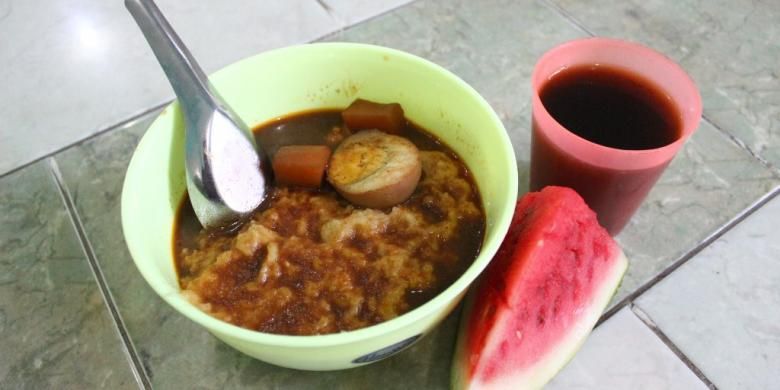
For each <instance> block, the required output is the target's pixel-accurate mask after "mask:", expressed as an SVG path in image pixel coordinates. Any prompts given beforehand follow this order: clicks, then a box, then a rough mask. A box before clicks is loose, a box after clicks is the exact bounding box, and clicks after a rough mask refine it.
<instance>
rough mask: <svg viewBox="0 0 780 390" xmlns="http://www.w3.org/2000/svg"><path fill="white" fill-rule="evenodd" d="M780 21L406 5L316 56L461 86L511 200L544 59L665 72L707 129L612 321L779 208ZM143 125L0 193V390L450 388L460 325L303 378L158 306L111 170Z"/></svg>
mask: <svg viewBox="0 0 780 390" xmlns="http://www.w3.org/2000/svg"><path fill="white" fill-rule="evenodd" d="M743 3H744V4H743ZM778 10H780V8H778V7H777V6H776V4H773V3H770V2H765V3H762V2H748V1H746V0H739V1H737V2H736V3H734V2H726V1H716V2H699V1H693V0H684V1H680V2H676V3H672V2H664V1H661V0H651V1H641V2H640V1H634V0H632V1H628V2H623V3H622V4H621V5H619V6H615V5H613V4H612V3H611V2H606V1H603V2H602V1H597V2H587V3H586V2H577V1H563V0H559V1H508V0H507V1H501V0H484V1H478V2H476V1H466V0H457V1H434V0H417V1H414V2H412V3H410V4H408V5H406V6H403V7H401V8H399V9H396V10H394V11H392V12H389V13H386V14H382V15H380V16H378V17H376V18H374V19H371V20H369V21H366V22H363V23H361V24H358V25H356V26H354V27H351V28H349V29H346V30H344V31H341V32H337V33H335V34H333V35H330V36H328V37H326V40H330V41H354V42H366V43H374V44H380V45H385V46H390V47H394V48H398V49H401V50H405V51H409V52H411V53H413V54H417V55H420V56H422V57H425V58H428V59H431V60H433V61H435V62H437V63H439V64H441V65H443V66H444V67H446V68H448V69H450V70H452V71H453V72H455V73H456V74H458V75H460V76H461V77H462V78H463V79H465V80H466V81H467V82H469V83H470V84H471V85H473V86H474V87H475V88H476V89H477V90H478V91H479V92H480V93H482V94H483V95H484V96H485V97H486V99H487V100H488V101H489V102H490V103H491V105H493V107H494V108H495V109H496V111H497V112H498V113H499V115H500V117H501V119H502V120H503V121H504V123H505V126H506V127H507V130H508V132H509V134H510V138H511V140H512V143H513V145H514V147H515V151H516V153H517V161H518V165H519V172H518V175H519V178H520V183H521V185H520V186H521V188H520V190H521V193H522V192H525V190H526V189H527V184H526V182H527V177H528V172H527V171H528V160H529V142H530V130H529V127H530V126H529V102H530V81H529V79H530V74H531V71H532V69H533V65H534V62H535V61H536V59H537V58H538V57H539V56H540V55H541V54H542V53H543V52H544V51H546V50H548V49H549V48H551V47H553V46H555V45H556V44H559V43H561V42H564V41H567V40H570V39H574V38H578V37H585V36H588V35H591V34H599V35H606V36H612V37H621V38H626V39H632V40H636V41H639V42H641V43H644V44H647V45H649V46H651V47H654V48H656V49H658V50H660V51H662V52H664V53H665V54H667V55H668V56H670V57H671V58H673V59H675V60H677V61H679V62H680V63H681V64H682V65H683V67H684V68H686V70H688V71H689V72H690V73H691V75H692V76H693V77H694V79H696V81H697V83H698V85H699V87H700V89H701V91H702V95H703V98H704V102H705V111H704V113H705V114H704V115H705V120H704V121H703V122H702V124H701V126H700V128H699V130H698V131H697V133H696V134H695V136H694V137H693V138H692V139H691V140H690V141H689V142H688V144H686V146H685V148H684V149H683V150H682V152H681V153H680V154H679V155H678V156H677V158H676V159H675V160H674V162H673V163H672V164H671V166H670V167H669V168H668V169H667V171H666V173H665V174H664V176H663V177H662V178H661V180H660V181H659V183H658V184H657V185H656V186H655V188H654V189H653V191H652V192H651V194H650V195H649V197H648V199H647V200H646V201H645V203H644V205H643V206H642V208H641V209H640V210H639V212H638V213H637V214H636V216H635V217H634V218H633V220H632V222H631V223H630V224H629V226H628V227H627V228H626V229H625V230H624V232H623V233H621V234H620V235H619V236H618V240H619V241H620V243H621V244H622V245H623V247H624V249H625V251H626V253H627V255H628V256H629V258H630V259H631V265H630V268H629V270H628V273H627V275H626V278H625V280H624V282H623V284H622V286H621V288H620V290H619V291H618V293H617V296H616V297H615V299H614V300H613V302H612V306H611V307H612V309H613V310H611V311H610V312H608V314H610V315H611V314H612V313H613V312H617V311H618V310H620V309H625V308H628V307H631V306H632V302H633V300H634V298H636V297H637V296H639V294H641V293H643V292H644V291H645V290H647V289H648V288H650V287H652V286H654V285H655V284H656V283H657V282H658V281H659V280H664V279H665V277H666V276H667V274H669V273H672V275H674V274H675V273H674V272H673V271H674V270H675V269H676V267H677V266H679V265H680V264H683V263H684V262H686V261H688V260H689V259H690V258H691V257H692V256H694V255H696V253H697V252H698V251H699V250H700V249H701V248H703V247H706V246H707V245H708V244H709V243H710V242H711V241H712V240H713V239H715V238H717V236H718V235H720V234H721V233H722V232H723V231H725V230H728V228H730V227H731V226H732V225H734V224H736V223H738V222H740V219H741V218H742V217H743V216H744V214H746V213H747V212H749V211H752V210H753V209H754V208H756V207H758V206H760V205H761V202H763V201H764V200H766V199H768V198H769V197H771V196H773V194H776V193H777V192H778V188H779V187H778V185H780V170H778V169H777V168H776V167H777V166H778V164H780V152H778V150H780V148H779V147H780V142H779V141H780V125H778V115H779V114H778V107H780V102H779V101H778V99H780V86H779V85H778V84H780V83H779V82H778V73H777V72H778V71H777V69H778V68H777V66H776V64H777V63H779V62H780V49H778V46H777V43H776V42H777V41H778V39H780V32H778V27H777V26H776V25H777V23H775V22H776V20H777V19H778V18H777V16H778V14H779V13H780V11H778ZM138 87H139V88H142V87H143V86H142V85H139V86H138ZM156 113H157V111H155V112H152V113H149V114H146V115H143V116H141V117H138V118H133V119H132V120H131V121H129V122H127V123H125V124H123V125H121V126H118V127H116V128H113V129H111V130H110V131H107V132H105V133H104V134H101V135H99V136H96V137H93V138H91V139H88V140H86V141H84V142H81V143H80V144H78V145H75V146H73V147H71V148H68V149H66V150H64V151H61V152H59V153H57V154H55V155H53V156H51V157H47V158H45V159H44V160H41V161H39V162H37V163H34V164H32V165H29V166H27V167H24V168H22V169H19V170H17V171H15V172H12V173H10V174H7V175H5V176H2V177H0V253H2V257H0V348H2V351H3V353H2V355H0V387H1V388H112V389H113V388H133V387H141V388H148V387H154V388H159V389H196V388H203V389H211V388H231V389H233V388H339V389H340V388H344V389H347V388H350V389H351V388H386V389H393V388H398V389H407V388H421V389H422V388H425V389H428V388H434V389H435V388H447V386H448V377H449V365H450V359H451V355H452V349H453V342H454V337H455V330H456V322H457V315H458V312H457V311H456V312H455V313H453V315H451V316H450V317H449V318H448V319H447V321H446V322H445V323H444V324H443V325H442V326H440V327H439V328H438V329H437V330H436V331H434V332H433V333H432V334H430V335H428V336H427V337H425V338H424V339H422V340H421V341H420V342H418V343H417V344H416V345H414V346H413V347H411V348H410V349H408V350H407V351H404V352H402V353H400V354H398V355H396V356H394V357H392V358H389V359H387V360H384V361H382V362H379V363H376V364H373V365H369V366H366V367H362V368H358V369H353V370H348V371H340V372H327V373H315V372H301V371H294V370H288V369H282V368H278V367H274V366H271V365H268V364H265V363H262V362H259V361H256V360H253V359H251V358H248V357H246V356H244V355H242V354H240V353H238V352H236V351H234V350H233V349H231V348H230V347H228V346H226V345H225V344H223V343H221V342H220V341H218V340H216V339H215V338H214V337H213V336H211V335H210V334H208V333H207V332H206V331H205V330H203V329H202V328H200V327H199V326H197V325H195V324H194V323H192V322H191V321H189V320H187V319H186V318H184V317H183V316H181V315H179V314H178V313H176V312H174V311H173V310H172V309H171V308H170V307H169V306H167V305H166V304H165V303H164V302H163V301H162V300H161V299H160V298H158V297H157V295H156V294H155V293H154V292H153V291H152V290H151V288H149V287H148V286H147V285H146V283H145V281H144V280H143V279H142V278H141V275H140V274H139V273H138V272H137V270H136V269H135V266H134V265H133V262H132V260H131V258H130V255H129V253H128V251H127V249H126V245H125V243H124V240H123V237H122V232H121V227H120V216H119V206H120V204H119V200H120V193H121V187H122V181H123V178H124V172H125V169H126V167H127V164H128V162H129V159H130V157H131V155H132V152H133V150H134V148H135V146H136V144H137V143H138V141H139V139H140V137H141V136H142V135H143V134H144V132H145V130H146V128H147V127H148V125H149V123H150V122H151V121H152V120H153V118H154V116H155V115H156ZM760 211H761V210H759V212H760ZM778 217H780V215H778ZM737 226H739V225H737ZM96 281H97V282H96ZM772 293H773V294H778V292H777V291H774V292H772ZM623 313H624V314H621V316H620V318H623V317H625V316H626V315H628V316H633V314H631V313H627V314H625V313H626V312H625V310H623ZM620 318H618V317H617V316H616V318H615V321H618V320H620V321H622V320H621V319H620ZM608 321H611V319H610V320H608ZM631 321H633V320H631ZM646 322H647V321H646ZM632 324H633V322H632ZM632 326H634V325H632ZM599 337H603V336H599ZM642 337H645V336H642ZM640 339H641V338H640ZM664 342H669V340H668V339H667V340H664ZM659 345H663V343H659ZM670 348H672V349H676V352H675V353H676V355H675V354H669V356H676V357H678V358H680V359H681V362H684V363H685V365H686V366H687V367H685V369H686V370H687V369H689V368H690V369H692V370H694V371H696V370H697V367H696V361H691V360H689V359H688V358H687V357H686V356H685V355H684V353H683V352H679V349H677V348H676V347H675V346H673V345H671V346H670ZM772 352H773V354H770V355H771V356H773V358H778V356H780V350H778V351H772ZM664 356H666V355H664ZM678 363H680V362H678ZM680 364H682V363H680ZM675 367H676V366H675ZM675 369H677V368H675ZM697 375H699V376H703V375H705V374H702V373H701V372H698V373H697ZM701 379H702V383H705V384H709V385H712V383H711V382H709V379H707V378H706V377H702V378H701ZM569 380H570V379H567V381H569ZM572 380H573V379H572ZM575 382H576V380H575ZM575 382H570V381H569V382H565V383H575ZM583 383H584V382H583ZM659 383H660V382H659ZM717 385H718V384H717V383H715V384H714V385H712V386H715V387H716V386H717ZM748 387H750V386H748ZM724 388H729V387H724ZM731 388H733V387H731ZM756 388H760V386H759V387H756Z"/></svg>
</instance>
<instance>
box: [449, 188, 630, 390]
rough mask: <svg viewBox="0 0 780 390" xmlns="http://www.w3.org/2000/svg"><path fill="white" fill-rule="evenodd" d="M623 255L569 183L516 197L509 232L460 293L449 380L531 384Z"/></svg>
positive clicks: (590, 317) (561, 355)
mask: <svg viewBox="0 0 780 390" xmlns="http://www.w3.org/2000/svg"><path fill="white" fill-rule="evenodd" d="M627 266H628V261H627V260H626V257H625V256H624V255H623V251H622V250H621V249H620V247H618V245H617V244H616V243H615V241H614V240H612V237H610V236H609V234H608V233H607V231H606V230H604V228H602V227H601V226H599V224H598V222H597V220H596V214H595V213H594V212H593V211H591V210H590V208H588V206H587V205H586V204H585V202H584V201H583V200H582V198H581V197H580V196H579V195H577V193H576V192H574V191H573V190H571V189H568V188H563V187H546V188H544V189H542V191H540V192H534V193H528V194H526V195H525V196H523V198H522V199H520V200H519V201H518V202H517V206H516V208H515V214H514V217H513V220H512V225H511V227H510V229H509V233H508V234H507V236H506V238H505V239H504V242H503V244H502V245H501V248H500V249H499V250H498V253H497V254H496V256H495V258H493V261H492V262H491V263H490V265H489V266H488V268H487V269H486V270H485V273H484V275H483V276H482V277H481V278H480V280H479V282H478V283H477V285H476V288H475V289H473V290H472V291H471V292H470V294H469V297H468V299H467V300H466V307H465V309H464V312H463V317H462V318H461V324H460V331H459V334H458V345H457V347H456V352H455V358H454V362H453V367H452V385H453V387H454V388H455V389H516V390H524V389H538V388H541V387H542V386H544V384H545V383H547V382H548V381H549V380H550V379H551V378H552V377H553V376H554V375H555V374H556V373H557V372H558V371H559V370H560V369H561V368H562V367H563V366H564V365H566V363H567V362H568V361H569V360H570V359H571V357H572V356H574V353H575V352H577V350H578V349H579V347H580V346H581V345H582V343H583V342H584V341H585V338H586V337H587V336H588V334H589V333H590V331H591V330H592V329H593V326H594V325H595V324H596V321H597V320H598V318H599V316H600V315H601V313H602V312H603V311H604V309H605V307H606V306H607V303H609V300H610V298H611V297H612V295H613V293H614V292H615V290H616V289H617V287H618V285H619V284H620V280H621V279H622V277H623V273H624V272H625V270H626V267H627Z"/></svg>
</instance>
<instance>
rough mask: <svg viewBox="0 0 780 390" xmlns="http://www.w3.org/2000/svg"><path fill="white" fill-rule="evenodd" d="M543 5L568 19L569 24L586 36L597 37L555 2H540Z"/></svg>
mask: <svg viewBox="0 0 780 390" xmlns="http://www.w3.org/2000/svg"><path fill="white" fill-rule="evenodd" d="M539 2H540V3H542V5H545V6H547V8H549V9H550V10H552V11H553V12H557V13H558V14H559V15H561V16H562V17H563V18H564V19H566V21H567V22H569V23H570V24H571V25H572V26H574V27H576V28H578V29H580V30H582V32H584V33H585V34H588V35H589V36H591V37H595V36H596V34H594V33H593V32H592V31H590V30H589V29H588V28H587V27H585V25H584V24H582V23H580V21H579V20H577V18H575V17H574V16H573V15H571V14H570V13H568V12H567V11H566V10H565V9H563V7H561V6H559V5H558V4H555V3H554V2H553V0H539Z"/></svg>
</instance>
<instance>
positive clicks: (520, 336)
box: [515, 330, 523, 340]
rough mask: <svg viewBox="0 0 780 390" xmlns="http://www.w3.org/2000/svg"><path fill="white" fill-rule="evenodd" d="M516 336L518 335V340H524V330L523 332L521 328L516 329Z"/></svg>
mask: <svg viewBox="0 0 780 390" xmlns="http://www.w3.org/2000/svg"><path fill="white" fill-rule="evenodd" d="M515 337H517V339H518V340H522V339H523V332H521V331H519V330H516V331H515Z"/></svg>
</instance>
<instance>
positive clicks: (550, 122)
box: [531, 38, 702, 170]
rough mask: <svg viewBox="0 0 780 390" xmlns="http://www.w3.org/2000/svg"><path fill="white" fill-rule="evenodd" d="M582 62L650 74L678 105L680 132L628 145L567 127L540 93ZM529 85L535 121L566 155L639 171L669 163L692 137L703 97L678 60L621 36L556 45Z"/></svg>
mask: <svg viewBox="0 0 780 390" xmlns="http://www.w3.org/2000/svg"><path fill="white" fill-rule="evenodd" d="M611 57H614V58H611ZM615 58H617V59H615ZM600 59H602V60H600ZM640 61H641V62H640ZM632 62H633V63H639V64H640V66H642V67H644V68H645V69H644V70H642V69H637V68H636V66H633V65H632V64H631V63H632ZM581 64H608V65H611V66H617V67H621V68H625V69H628V70H631V71H632V72H634V73H639V74H640V75H642V76H644V77H647V78H648V79H649V80H650V81H651V82H653V83H654V84H656V85H658V86H659V87H660V88H661V89H662V90H664V91H665V92H667V96H668V97H669V98H670V99H672V101H673V103H674V104H675V106H676V107H677V108H678V109H679V111H680V115H681V116H682V118H681V122H682V132H681V133H682V134H681V136H680V137H679V138H678V139H677V140H676V141H675V142H672V143H670V144H668V145H666V146H663V147H660V148H655V149H646V150H625V149H616V148H611V147H607V146H603V145H599V144H596V143H593V142H591V141H588V140H586V139H584V138H582V137H580V136H577V135H576V134H574V133H572V132H570V131H568V130H566V128H564V127H563V126H562V125H561V124H560V123H558V122H557V121H556V120H555V119H554V118H553V117H552V116H551V115H550V113H549V112H548V111H547V109H546V108H545V107H544V104H542V100H541V98H540V97H539V92H540V90H541V88H542V87H543V86H544V84H545V83H546V82H547V81H548V80H550V79H551V78H552V77H554V76H555V74H557V73H558V72H560V71H561V70H564V69H566V68H568V67H571V66H576V65H581ZM648 69H652V72H648ZM531 88H532V102H531V104H532V112H533V114H532V115H533V124H534V126H535V127H537V130H538V131H539V132H541V133H542V134H543V135H544V136H546V137H547V138H548V139H549V140H550V141H551V142H552V143H553V144H554V145H555V146H556V147H558V148H559V149H561V150H564V151H566V153H567V154H570V155H572V156H573V157H575V158H577V159H579V160H581V161H584V162H586V163H589V164H591V165H595V166H598V167H603V168H609V169H615V170H640V169H647V168H650V167H654V166H657V165H659V164H661V163H664V162H668V161H669V160H671V159H672V158H673V157H674V155H675V154H676V153H677V151H678V150H679V149H680V148H681V147H682V145H683V144H684V143H685V141H686V140H687V139H688V138H690V136H691V135H692V134H693V132H694V131H695V130H696V128H697V127H698V126H699V121H700V120H701V113H702V103H701V96H700V95H699V91H698V89H697V88H696V85H695V84H694V82H693V80H692V79H691V78H690V76H688V74H687V73H686V72H685V71H684V70H683V69H682V68H681V67H680V66H679V65H677V64H676V63H675V62H674V61H672V60H671V59H669V58H668V57H666V56H664V55H663V54H661V53H659V52H657V51H655V50H652V49H650V48H647V47H645V46H642V45H639V44H636V43H632V42H627V41H622V40H618V39H610V38H585V39H578V40H574V41H570V42H567V43H564V44H561V45H559V46H556V47H555V48H553V49H551V50H550V51H548V52H547V53H545V54H544V55H543V56H542V57H541V58H540V59H539V61H538V62H537V63H536V65H535V66H534V71H533V74H532V76H531Z"/></svg>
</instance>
